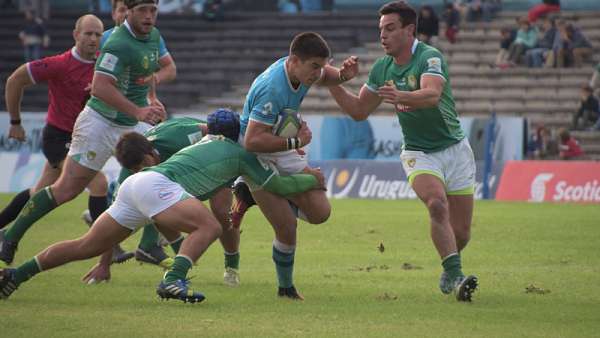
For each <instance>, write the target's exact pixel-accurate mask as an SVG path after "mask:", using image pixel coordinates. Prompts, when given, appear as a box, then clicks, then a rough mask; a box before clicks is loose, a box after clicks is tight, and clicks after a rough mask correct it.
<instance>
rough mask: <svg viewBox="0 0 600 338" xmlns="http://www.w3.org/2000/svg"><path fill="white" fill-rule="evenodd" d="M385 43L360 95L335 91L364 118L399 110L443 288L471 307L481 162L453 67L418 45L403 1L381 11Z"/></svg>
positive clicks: (412, 16)
mask: <svg viewBox="0 0 600 338" xmlns="http://www.w3.org/2000/svg"><path fill="white" fill-rule="evenodd" d="M379 14H380V21H379V29H380V39H381V44H382V47H383V49H384V51H385V53H386V54H387V55H386V56H384V57H382V58H380V59H378V60H377V61H376V62H375V64H374V65H373V67H372V68H371V71H370V73H369V79H368V81H367V83H366V84H365V85H364V86H363V87H362V88H361V90H360V93H359V94H358V96H357V95H354V94H352V93H350V92H348V91H347V90H346V89H345V88H343V87H342V86H331V87H329V89H330V92H331V94H332V95H333V97H334V98H335V100H336V101H337V103H338V104H339V105H340V107H342V109H343V110H344V111H345V112H346V113H347V114H349V115H350V116H351V117H352V118H354V119H355V120H364V119H366V118H367V117H368V116H369V114H370V113H372V112H373V111H374V110H375V109H376V108H377V107H378V106H379V105H380V104H381V103H382V102H385V103H388V104H391V105H392V106H393V107H394V108H395V111H396V114H397V115H398V120H399V122H400V126H401V127H402V131H403V134H404V149H403V151H402V154H401V160H402V165H403V167H404V170H405V171H406V174H407V176H408V179H409V182H410V183H411V185H412V188H413V189H414V191H415V192H416V193H417V196H418V197H419V198H420V199H421V201H423V203H424V204H425V206H426V207H427V209H428V210H429V217H430V223H431V238H432V240H433V244H434V246H435V247H436V249H437V251H438V253H439V255H440V256H441V258H442V266H443V268H444V270H443V273H442V276H441V278H440V290H441V291H442V292H443V293H445V294H449V293H451V292H452V291H454V292H455V295H456V298H457V299H458V300H459V301H470V300H471V295H472V293H473V292H474V291H475V289H476V288H477V283H478V281H477V277H475V276H472V275H471V276H465V275H464V274H463V272H462V268H461V258H460V253H461V251H462V250H463V249H464V248H465V246H466V245H467V242H468V241H469V239H470V229H471V219H472V214H473V190H474V184H475V161H474V157H473V152H472V150H471V147H470V146H469V142H468V140H467V139H466V138H465V136H464V134H463V132H462V129H461V128H460V123H459V120H458V117H457V113H456V109H455V105H454V98H453V96H452V90H451V88H450V77H449V76H448V65H447V64H446V61H445V60H444V57H443V56H442V54H441V53H440V52H439V51H438V50H437V49H435V48H433V47H431V46H428V45H426V44H424V43H422V42H419V41H418V40H417V39H415V29H416V13H415V11H414V9H412V8H411V7H410V6H409V5H407V4H406V3H405V2H403V1H395V2H390V3H388V4H386V5H384V6H383V7H382V8H381V9H380V11H379Z"/></svg>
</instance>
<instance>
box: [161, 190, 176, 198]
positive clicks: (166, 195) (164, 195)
mask: <svg viewBox="0 0 600 338" xmlns="http://www.w3.org/2000/svg"><path fill="white" fill-rule="evenodd" d="M172 197H173V192H172V191H165V190H160V191H159V192H158V198H160V199H161V200H163V201H166V200H169V199H171V198H172Z"/></svg>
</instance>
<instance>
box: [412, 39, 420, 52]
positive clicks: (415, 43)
mask: <svg viewBox="0 0 600 338" xmlns="http://www.w3.org/2000/svg"><path fill="white" fill-rule="evenodd" d="M418 44H419V40H418V39H417V38H415V41H413V44H412V47H411V48H410V53H411V54H414V53H415V51H416V50H417V45H418Z"/></svg>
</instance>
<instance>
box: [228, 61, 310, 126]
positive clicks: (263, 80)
mask: <svg viewBox="0 0 600 338" xmlns="http://www.w3.org/2000/svg"><path fill="white" fill-rule="evenodd" d="M286 60H287V57H283V58H281V59H279V60H277V61H275V63H273V64H272V65H271V66H269V68H267V69H266V70H265V71H264V72H263V73H262V74H260V75H259V76H258V77H257V78H256V79H255V80H254V82H253V83H252V87H250V91H248V95H246V102H245V103H244V112H243V113H242V117H241V118H240V132H241V134H242V135H245V134H246V128H247V127H248V121H249V120H252V121H257V122H260V123H263V124H266V125H270V126H272V125H274V124H275V123H276V122H277V116H279V114H280V113H282V112H283V111H284V110H293V111H295V112H297V111H298V110H299V109H300V103H302V100H303V99H304V95H306V92H308V89H309V88H310V87H308V86H305V85H303V84H300V86H299V87H298V88H297V89H294V87H292V83H291V82H290V80H289V78H288V75H287V72H286V70H285V61H286Z"/></svg>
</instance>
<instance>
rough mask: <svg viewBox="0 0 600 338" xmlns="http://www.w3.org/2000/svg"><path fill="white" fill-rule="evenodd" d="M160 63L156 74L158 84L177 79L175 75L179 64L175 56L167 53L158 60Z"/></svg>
mask: <svg viewBox="0 0 600 338" xmlns="http://www.w3.org/2000/svg"><path fill="white" fill-rule="evenodd" d="M158 63H159V64H160V70H159V71H158V72H156V73H155V74H154V76H156V79H157V84H160V83H166V82H170V81H173V80H175V77H177V66H176V65H175V61H173V58H172V57H171V56H170V55H167V56H165V57H162V58H161V59H160V60H158Z"/></svg>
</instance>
